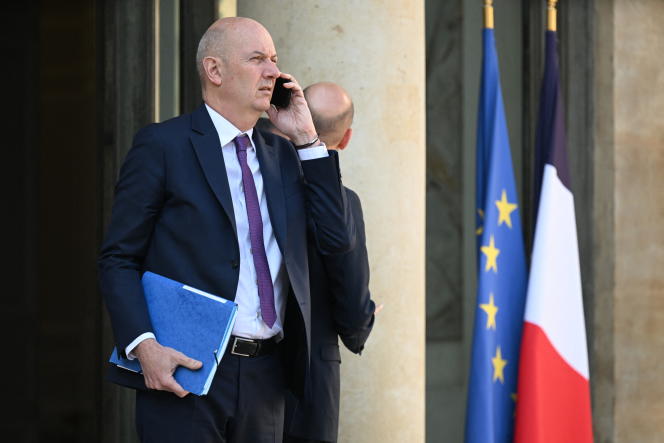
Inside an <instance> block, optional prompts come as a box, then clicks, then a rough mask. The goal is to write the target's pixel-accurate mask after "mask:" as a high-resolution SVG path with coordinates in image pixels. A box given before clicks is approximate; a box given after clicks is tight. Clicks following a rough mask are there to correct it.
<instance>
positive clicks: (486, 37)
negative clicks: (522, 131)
mask: <svg viewBox="0 0 664 443" xmlns="http://www.w3.org/2000/svg"><path fill="white" fill-rule="evenodd" d="M483 46H484V48H483V49H484V55H483V60H482V79H481V91H480V103H479V115H478V127H477V171H476V174H477V176H476V184H477V191H476V192H477V200H476V201H477V235H478V244H477V247H478V260H477V266H478V270H477V272H478V289H477V302H476V310H475V326H474V333H473V348H472V360H471V370H470V380H469V385H468V410H467V415H466V442H478V443H480V442H481V443H490V442H511V441H512V435H513V429H514V406H515V401H516V385H517V368H518V366H519V364H518V361H519V346H520V343H521V329H522V327H523V309H524V302H525V295H526V261H525V253H524V246H523V235H522V233H521V217H520V211H519V205H518V198H517V193H516V186H515V182H514V171H513V169H512V156H511V154H510V145H509V139H508V134H507V124H506V122H505V111H504V109H503V97H502V93H501V91H500V75H499V72H498V57H497V54H496V44H495V40H494V34H493V29H489V28H484V30H483Z"/></svg>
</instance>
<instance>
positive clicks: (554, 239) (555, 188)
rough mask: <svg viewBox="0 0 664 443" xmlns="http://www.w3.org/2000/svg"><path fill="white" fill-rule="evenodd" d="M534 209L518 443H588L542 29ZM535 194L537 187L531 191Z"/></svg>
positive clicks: (568, 200) (562, 145)
mask: <svg viewBox="0 0 664 443" xmlns="http://www.w3.org/2000/svg"><path fill="white" fill-rule="evenodd" d="M536 144H537V146H538V156H537V157H536V163H537V164H536V167H537V171H538V173H541V181H539V182H538V183H537V184H536V185H537V186H536V188H539V187H540V186H541V192H539V194H537V195H539V206H538V212H537V223H536V226H535V238H534V243H533V254H532V259H531V269H530V279H529V282H528V291H527V298H526V308H525V314H524V328H523V335H522V339H521V354H520V359H519V377H518V388H517V407H516V433H515V441H516V442H519V443H542V442H556V443H557V442H565V443H577V442H579V443H581V442H584V443H585V442H592V441H593V432H592V413H591V405H590V382H589V374H588V352H587V346H586V328H585V322H584V316H583V297H582V290H581V273H580V268H579V251H578V246H577V245H578V242H577V235H576V219H575V215H574V196H573V195H572V191H571V187H570V175H569V169H568V165H567V147H566V138H565V128H564V121H563V106H562V102H561V99H560V90H559V74H558V66H557V60H556V32H555V31H547V35H546V66H545V73H544V79H543V82H542V90H541V102H540V112H539V122H538V131H537V143H536ZM536 190H537V189H536Z"/></svg>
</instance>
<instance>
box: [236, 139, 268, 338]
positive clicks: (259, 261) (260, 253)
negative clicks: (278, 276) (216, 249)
mask: <svg viewBox="0 0 664 443" xmlns="http://www.w3.org/2000/svg"><path fill="white" fill-rule="evenodd" d="M233 143H235V151H236V152H237V159H238V160H239V161H240V168H241V169H242V186H243V187H244V200H245V203H246V205H247V218H248V219H249V238H250V239H251V251H252V254H251V255H252V257H253V258H254V267H255V268H256V277H257V281H256V283H257V284H258V298H259V299H260V303H261V316H262V317H263V321H264V322H265V324H266V325H268V326H269V327H270V328H271V327H272V326H273V325H274V322H275V321H277V313H276V310H275V308H274V288H273V287H272V276H271V275H270V265H269V264H268V262H267V256H266V255H265V245H264V243H263V219H262V217H261V208H260V205H259V203H258V194H257V192H256V184H255V183H254V177H253V176H252V175H251V169H249V165H247V148H248V147H249V146H250V145H251V144H250V141H249V136H248V135H247V134H242V135H238V136H237V137H235V139H234V140H233Z"/></svg>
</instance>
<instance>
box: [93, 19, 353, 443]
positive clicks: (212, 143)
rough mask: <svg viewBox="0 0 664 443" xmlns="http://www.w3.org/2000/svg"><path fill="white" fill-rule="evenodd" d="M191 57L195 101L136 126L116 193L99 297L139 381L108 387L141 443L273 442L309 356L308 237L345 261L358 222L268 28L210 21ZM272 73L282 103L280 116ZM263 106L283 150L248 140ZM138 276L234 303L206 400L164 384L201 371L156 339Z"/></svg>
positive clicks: (275, 143)
mask: <svg viewBox="0 0 664 443" xmlns="http://www.w3.org/2000/svg"><path fill="white" fill-rule="evenodd" d="M196 61H197V66H198V70H199V74H200V77H201V84H202V89H203V99H204V102H205V103H204V105H202V106H201V107H199V108H198V109H197V110H196V111H194V112H193V113H192V114H188V115H183V116H180V117H177V118H174V119H171V120H168V121H166V122H163V123H160V124H153V125H150V126H147V127H146V128H143V129H142V130H141V131H139V132H138V134H137V135H136V137H135V139H134V145H133V147H132V149H131V150H130V151H129V153H128V155H127V158H126V159H125V162H124V164H123V166H122V169H121V172H120V177H119V179H118V182H117V186H116V190H115V201H114V206H113V212H112V218H111V222H110V225H109V228H108V232H107V235H106V238H105V241H104V244H103V246H102V250H101V254H100V258H99V271H100V287H101V291H102V294H103V296H104V298H105V301H106V305H107V307H108V310H109V313H110V317H111V323H112V327H113V333H114V337H115V341H116V345H117V348H118V350H119V352H120V353H121V354H122V355H125V356H127V357H128V358H138V359H139V361H140V363H141V368H142V370H143V374H142V376H140V375H137V374H133V373H130V372H128V371H124V370H122V369H119V368H115V367H111V368H110V369H109V371H110V372H109V378H110V379H111V380H112V381H114V382H117V383H120V384H124V385H127V386H132V387H135V388H137V389H138V390H137V394H136V421H137V428H138V432H139V436H140V438H141V440H142V441H144V442H153V441H154V442H275V441H276V442H278V441H281V439H282V436H283V423H284V417H283V413H284V402H285V397H284V391H285V388H286V386H290V388H291V389H292V390H293V391H295V392H300V393H301V392H302V391H303V390H304V380H305V378H306V375H307V371H308V366H309V365H308V363H309V359H310V355H311V350H310V346H309V344H310V334H311V320H310V316H311V303H310V296H309V271H308V258H307V242H308V239H307V235H308V232H309V234H310V235H311V238H313V239H315V243H316V247H317V248H319V251H320V252H321V253H324V254H326V255H329V256H340V255H343V254H344V253H345V252H346V251H348V250H350V249H351V248H352V247H353V244H354V228H353V223H352V219H351V218H350V217H348V211H347V209H346V205H347V200H346V196H345V191H344V189H343V185H342V184H341V180H340V175H339V171H338V160H337V158H336V156H335V155H328V151H327V150H326V149H325V146H324V144H321V143H320V142H319V141H318V137H317V135H316V132H315V128H314V125H313V122H312V119H311V115H310V113H309V110H308V108H307V105H306V101H305V99H304V95H303V92H302V89H301V88H300V86H299V85H298V84H297V82H296V81H295V80H294V79H293V77H291V76H290V75H288V74H284V73H281V72H280V71H279V69H278V68H277V65H276V61H277V56H276V51H275V49H274V44H273V42H272V39H271V37H270V35H269V33H268V32H267V30H266V29H265V28H264V27H263V26H262V25H260V24H259V23H257V22H255V21H253V20H250V19H244V18H227V19H222V20H218V21H217V22H215V23H214V24H213V25H212V26H211V27H210V28H209V29H208V30H207V31H206V33H205V35H204V36H203V37H202V39H201V42H200V44H199V48H198V53H197V60H196ZM279 76H281V77H284V78H287V79H289V80H290V82H288V83H286V85H285V86H286V87H287V88H289V89H290V90H291V91H292V97H291V101H290V104H289V105H288V107H286V108H281V109H276V108H274V107H270V98H271V96H272V89H273V87H274V84H275V80H276V78H278V77H279ZM264 111H267V113H268V115H269V117H270V119H271V120H272V121H273V122H274V123H275V125H276V126H277V127H278V128H279V129H280V130H281V131H282V132H284V133H285V134H286V135H287V136H288V137H289V138H290V140H291V141H292V144H291V143H290V142H288V141H286V140H284V139H283V138H281V137H277V136H274V135H272V134H268V133H265V134H262V133H260V132H259V131H256V130H254V129H253V127H254V124H255V123H256V120H257V119H258V117H259V116H260V114H261V113H262V112H264ZM330 266H331V267H332V268H333V267H334V266H336V264H335V263H333V262H330ZM146 270H150V271H152V272H155V273H157V274H161V275H163V276H166V277H168V278H171V279H173V280H177V281H179V282H182V283H184V284H187V285H189V286H192V287H195V288H198V289H200V290H203V291H206V292H210V293H213V294H216V295H219V296H222V297H224V298H227V299H231V300H234V301H235V302H236V303H237V304H238V315H237V320H236V323H235V325H234V327H233V331H232V333H233V337H231V342H230V343H229V346H228V349H227V352H226V353H225V355H224V356H223V358H222V360H221V362H220V369H219V370H218V371H217V372H216V374H215V378H214V380H213V383H212V385H211V388H210V391H209V394H208V395H207V396H204V397H198V396H195V395H187V394H188V393H187V392H186V391H184V390H183V389H182V387H181V386H180V385H179V384H178V383H177V382H176V381H175V379H174V378H173V376H172V374H173V372H174V370H175V369H176V368H177V366H179V365H181V366H185V367H187V368H189V369H192V370H196V369H198V368H200V366H201V363H200V362H198V361H195V360H193V359H191V358H189V357H187V356H186V355H184V354H182V353H181V352H179V351H178V350H175V349H171V348H167V347H164V346H162V345H161V344H159V342H158V341H157V340H156V337H155V334H154V331H153V329H152V325H151V322H150V317H149V314H148V310H147V306H146V303H145V299H144V296H143V290H142V287H141V275H142V273H143V272H145V271H146ZM146 388H147V389H146Z"/></svg>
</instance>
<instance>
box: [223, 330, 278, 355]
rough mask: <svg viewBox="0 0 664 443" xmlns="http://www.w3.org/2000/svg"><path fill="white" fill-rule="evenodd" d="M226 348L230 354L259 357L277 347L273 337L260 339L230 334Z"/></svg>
mask: <svg viewBox="0 0 664 443" xmlns="http://www.w3.org/2000/svg"><path fill="white" fill-rule="evenodd" d="M228 348H229V349H230V353H231V354H232V355H239V356H240V357H260V356H261V355H267V354H271V353H272V352H274V351H275V350H276V349H277V342H276V340H275V337H271V338H266V339H265V340H260V339H256V338H244V337H237V336H235V335H231V339H230V341H229V342H228Z"/></svg>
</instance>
